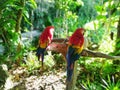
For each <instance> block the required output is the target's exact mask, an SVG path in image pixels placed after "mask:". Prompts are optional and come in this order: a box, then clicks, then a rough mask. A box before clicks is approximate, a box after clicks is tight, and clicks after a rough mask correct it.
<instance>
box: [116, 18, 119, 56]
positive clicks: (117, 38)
mask: <svg viewBox="0 0 120 90" xmlns="http://www.w3.org/2000/svg"><path fill="white" fill-rule="evenodd" d="M118 50H119V51H120V17H119V21H118V27H117V37H116V47H115V51H118ZM117 55H120V52H119V53H118V54H117Z"/></svg>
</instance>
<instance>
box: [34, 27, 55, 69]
mask: <svg viewBox="0 0 120 90" xmlns="http://www.w3.org/2000/svg"><path fill="white" fill-rule="evenodd" d="M53 32H54V27H53V26H47V27H46V28H45V29H44V31H43V32H42V34H41V35H40V37H39V41H38V48H37V53H36V55H37V56H38V60H40V57H41V60H42V67H43V61H44V52H45V50H46V48H47V47H48V46H49V44H50V43H51V41H52V39H53Z"/></svg>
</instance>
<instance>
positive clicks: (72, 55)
mask: <svg viewBox="0 0 120 90" xmlns="http://www.w3.org/2000/svg"><path fill="white" fill-rule="evenodd" d="M83 34H84V29H83V28H78V29H76V31H75V32H74V33H73V35H72V36H71V37H70V38H69V42H68V50H67V54H66V59H67V81H71V79H72V74H73V69H74V62H75V61H76V60H78V59H79V58H80V53H81V52H82V49H83V44H84V36H83Z"/></svg>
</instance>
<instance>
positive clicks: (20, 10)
mask: <svg viewBox="0 0 120 90" xmlns="http://www.w3.org/2000/svg"><path fill="white" fill-rule="evenodd" d="M19 3H20V6H21V7H22V8H23V7H24V5H25V0H20V2H19ZM22 13H23V10H22V9H19V10H18V12H17V19H16V27H15V31H16V33H19V39H20V41H19V43H18V46H17V54H18V55H19V56H18V58H17V64H20V61H21V58H22V57H21V56H20V52H21V49H22V45H21V41H22V40H21V30H20V25H21V20H22Z"/></svg>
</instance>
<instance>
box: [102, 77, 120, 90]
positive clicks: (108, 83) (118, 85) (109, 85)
mask: <svg viewBox="0 0 120 90" xmlns="http://www.w3.org/2000/svg"><path fill="white" fill-rule="evenodd" d="M102 82H103V84H101V86H102V87H103V88H104V89H105V90H119V89H120V80H118V81H117V82H115V79H114V76H112V78H110V76H109V75H108V77H107V80H105V79H103V78H102Z"/></svg>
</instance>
